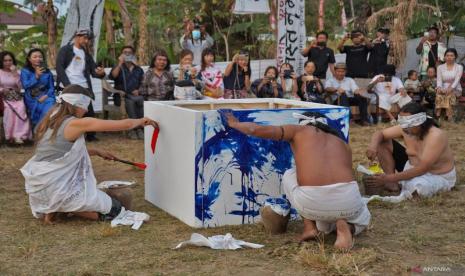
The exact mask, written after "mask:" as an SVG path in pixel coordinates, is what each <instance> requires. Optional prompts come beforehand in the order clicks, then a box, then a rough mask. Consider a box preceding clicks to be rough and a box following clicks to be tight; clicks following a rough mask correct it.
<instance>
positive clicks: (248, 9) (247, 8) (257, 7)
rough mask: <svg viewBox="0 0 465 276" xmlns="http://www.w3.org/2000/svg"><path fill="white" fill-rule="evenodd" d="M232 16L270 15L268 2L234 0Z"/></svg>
mask: <svg viewBox="0 0 465 276" xmlns="http://www.w3.org/2000/svg"><path fill="white" fill-rule="evenodd" d="M233 13H234V14H254V13H270V5H269V4H268V0H236V2H235V3H234V10H233Z"/></svg>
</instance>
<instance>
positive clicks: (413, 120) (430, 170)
mask: <svg viewBox="0 0 465 276" xmlns="http://www.w3.org/2000/svg"><path fill="white" fill-rule="evenodd" d="M398 122H399V125H397V126H393V127H390V128H387V129H383V130H381V131H377V132H376V133H375V134H373V136H372V138H371V143H370V145H369V146H368V149H367V152H366V155H367V157H368V158H369V159H370V160H375V159H378V161H379V163H380V165H381V167H382V168H383V170H384V173H385V174H383V175H377V176H373V177H370V178H368V179H367V180H366V181H367V182H368V183H367V184H368V185H371V186H374V187H383V188H384V189H386V190H389V191H392V192H399V191H400V190H401V189H402V193H401V195H400V196H401V197H402V199H409V198H411V197H412V196H415V195H418V196H424V197H429V196H432V195H434V194H436V193H437V192H440V191H449V190H450V189H451V188H452V187H453V186H454V185H455V182H456V180H457V179H456V178H457V177H456V171H455V165H454V155H453V153H452V150H451V148H450V147H449V142H448V140H447V133H446V132H444V131H442V130H441V129H439V128H437V127H436V126H435V125H434V121H433V119H431V118H428V117H427V115H426V111H425V109H424V107H422V106H421V105H420V104H418V103H415V102H411V103H408V104H407V105H405V106H404V107H402V109H401V110H400V113H399V118H398ZM395 139H403V141H404V143H405V147H404V146H402V145H401V144H400V143H399V142H397V141H396V140H395ZM396 171H397V172H396Z"/></svg>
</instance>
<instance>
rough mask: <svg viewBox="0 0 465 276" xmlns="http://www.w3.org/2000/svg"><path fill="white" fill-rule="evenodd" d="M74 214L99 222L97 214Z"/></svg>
mask: <svg viewBox="0 0 465 276" xmlns="http://www.w3.org/2000/svg"><path fill="white" fill-rule="evenodd" d="M73 214H74V215H76V216H78V217H81V218H85V219H90V220H98V213H97V212H74V213H73Z"/></svg>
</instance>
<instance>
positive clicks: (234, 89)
mask: <svg viewBox="0 0 465 276" xmlns="http://www.w3.org/2000/svg"><path fill="white" fill-rule="evenodd" d="M249 63H250V61H249V54H248V53H247V52H245V51H241V52H240V53H239V54H236V55H234V57H233V59H232V62H231V63H229V64H228V66H226V69H225V70H224V79H223V81H224V98H225V99H241V98H247V97H248V91H249V88H250V76H251V74H252V73H251V71H250V66H249Z"/></svg>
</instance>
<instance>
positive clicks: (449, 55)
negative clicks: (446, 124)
mask: <svg viewBox="0 0 465 276" xmlns="http://www.w3.org/2000/svg"><path fill="white" fill-rule="evenodd" d="M456 59H457V50H455V49H454V48H449V49H447V50H446V52H445V54H444V60H445V61H446V63H444V64H442V65H439V66H438V69H437V71H438V73H437V88H436V116H438V117H441V112H442V110H443V109H444V110H445V111H446V120H448V119H452V115H453V109H452V107H453V106H454V105H455V102H456V97H460V96H461V95H462V86H461V85H460V78H461V77H462V74H463V67H462V65H460V64H457V63H456V62H455V60H456Z"/></svg>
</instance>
